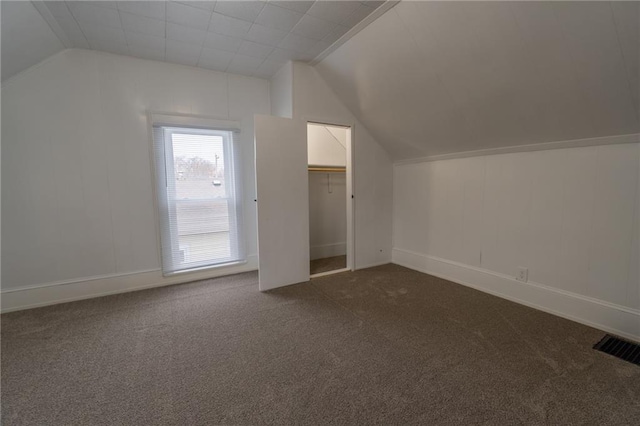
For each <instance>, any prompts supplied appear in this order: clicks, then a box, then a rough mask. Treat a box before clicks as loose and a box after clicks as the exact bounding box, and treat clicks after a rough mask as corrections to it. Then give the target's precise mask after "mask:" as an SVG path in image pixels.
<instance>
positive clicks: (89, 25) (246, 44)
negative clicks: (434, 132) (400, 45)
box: [2, 1, 384, 79]
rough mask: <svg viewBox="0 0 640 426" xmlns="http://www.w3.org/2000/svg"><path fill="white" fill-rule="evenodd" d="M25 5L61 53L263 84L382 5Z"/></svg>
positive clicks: (324, 46) (307, 58) (321, 49)
mask: <svg viewBox="0 0 640 426" xmlns="http://www.w3.org/2000/svg"><path fill="white" fill-rule="evenodd" d="M2 3H3V12H4V3H10V2H5V1H3V2H2ZM32 3H33V5H34V6H35V7H36V8H37V10H38V11H39V12H40V13H41V15H42V17H43V18H44V19H45V21H46V22H48V23H49V25H50V26H51V29H52V30H53V31H54V32H55V33H56V35H57V36H58V38H59V39H60V41H61V42H62V44H64V46H65V47H74V48H85V49H95V50H102V51H107V52H112V53H117V54H122V55H130V56H135V57H139V58H144V59H153V60H160V61H167V62H174V63H179V64H184V65H191V66H199V67H202V68H208V69H212V70H216V71H226V72H231V73H237V74H243V75H249V76H256V77H262V78H269V77H271V76H272V75H273V74H274V73H275V72H276V71H277V70H278V69H280V67H281V66H282V65H283V64H284V63H285V62H286V61H289V60H298V61H303V62H308V61H310V60H312V59H314V58H316V57H317V56H318V55H319V54H320V53H322V52H324V51H326V50H327V49H328V48H329V47H330V46H332V45H334V43H336V42H337V41H338V40H339V39H340V38H341V37H342V36H343V35H345V34H346V33H347V32H348V31H349V30H350V29H352V28H353V27H354V26H356V25H357V24H358V23H359V22H360V21H362V20H363V19H364V18H366V17H367V16H368V15H370V14H371V13H372V12H373V11H374V10H375V9H376V8H378V7H379V6H380V5H381V4H383V3H384V1H184V2H177V1H176V2H174V1H34V2H32ZM3 23H4V20H3ZM16 25H20V23H19V21H17V24H16ZM3 27H4V25H3ZM2 36H3V38H4V37H5V30H4V28H3V31H2ZM14 38H17V37H14ZM18 41H19V40H18ZM17 45H18V46H19V45H20V44H19V43H18V44H17ZM3 47H4V45H3ZM3 59H4V58H3ZM4 78H5V77H4V73H3V79H4Z"/></svg>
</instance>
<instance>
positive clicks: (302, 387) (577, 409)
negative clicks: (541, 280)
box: [2, 265, 640, 426]
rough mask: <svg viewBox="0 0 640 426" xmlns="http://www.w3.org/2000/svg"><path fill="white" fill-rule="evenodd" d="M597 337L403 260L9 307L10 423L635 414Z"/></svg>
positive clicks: (632, 396)
mask: <svg viewBox="0 0 640 426" xmlns="http://www.w3.org/2000/svg"><path fill="white" fill-rule="evenodd" d="M603 334H604V333H603V332H601V331H598V330H594V329H592V328H589V327H585V326H583V325H580V324H576V323H573V322H571V321H567V320H564V319H561V318H558V317H554V316H552V315H549V314H545V313H543V312H539V311H536V310H533V309H529V308H527V307H523V306H520V305H517V304H514V303H511V302H508V301H505V300H502V299H499V298H497V297H493V296H490V295H487V294H484V293H481V292H478V291H475V290H472V289H469V288H466V287H463V286H459V285H456V284H453V283H450V282H447V281H444V280H441V279H437V278H434V277H431V276H428V275H424V274H421V273H418V272H414V271H411V270H408V269H405V268H402V267H399V266H395V265H385V266H380V267H376V268H371V269H366V270H362V271H357V272H353V273H351V272H349V273H344V274H337V275H332V276H327V277H324V278H319V279H315V280H313V281H312V282H311V283H304V284H299V285H295V286H291V287H287V288H283V289H279V290H275V291H272V292H269V293H260V292H259V291H258V286H257V274H256V273H247V274H241V275H236V276H231V277H225V278H220V279H215V280H209V281H203V282H197V283H193V284H186V285H178V286H172V287H165V288H159V289H152V290H146V291H140V292H135V293H128V294H122V295H116V296H110V297H103V298H100V299H92V300H86V301H81V302H75V303H67V304H63V305H57V306H52V307H47V308H41V309H34V310H30V311H22V312H16V313H10V314H6V315H3V316H2V424H3V425H5V426H9V425H18V424H20V425H103V424H104V425H107V424H109V425H142V424H144V425H149V424H162V425H185V424H188V425H195V424H201V425H204V424H313V425H317V424H355V423H358V424H385V425H386V424H407V423H410V424H446V425H454V424H455V425H458V424H489V425H514V424H593V425H613V424H618V425H623V424H626V425H637V424H640V368H638V367H637V366H635V365H633V364H631V363H628V362H625V361H621V360H618V359H616V358H613V357H611V356H608V355H606V354H603V353H601V352H598V351H595V350H593V349H591V347H592V346H593V344H594V343H596V342H597V341H598V340H599V339H600V338H601V337H602V336H603Z"/></svg>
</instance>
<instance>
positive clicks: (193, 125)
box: [149, 113, 247, 276]
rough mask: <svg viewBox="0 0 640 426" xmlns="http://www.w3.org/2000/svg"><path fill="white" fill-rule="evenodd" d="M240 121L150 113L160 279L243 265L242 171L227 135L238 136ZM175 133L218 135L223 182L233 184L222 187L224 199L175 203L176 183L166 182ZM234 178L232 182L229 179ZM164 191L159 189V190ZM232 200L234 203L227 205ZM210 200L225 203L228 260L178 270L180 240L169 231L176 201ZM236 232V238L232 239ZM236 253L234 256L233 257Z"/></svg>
mask: <svg viewBox="0 0 640 426" xmlns="http://www.w3.org/2000/svg"><path fill="white" fill-rule="evenodd" d="M239 124H240V123H239V122H237V121H230V120H220V119H213V118H205V117H198V116H186V115H167V114H156V113H149V125H150V126H149V127H150V139H151V155H152V163H153V169H154V191H155V194H156V195H155V202H156V209H155V210H156V214H157V215H158V216H157V228H158V249H159V254H160V261H161V265H162V273H163V276H170V275H174V274H182V273H188V272H194V271H201V270H204V269H215V268H221V267H225V266H230V265H237V264H242V263H246V261H247V259H246V254H245V253H244V250H243V247H242V246H243V245H244V244H243V243H244V235H243V234H242V228H243V227H242V223H238V222H239V221H240V222H242V205H241V203H242V195H241V194H242V191H241V183H242V182H241V171H240V170H239V164H240V162H239V152H238V151H239V149H237V146H234V145H236V144H237V142H234V141H232V140H231V138H229V132H232V133H234V135H237V134H238V133H239V132H240V129H239V127H240V126H239ZM156 127H163V128H164V129H165V131H164V143H163V144H160V145H156V143H155V142H154V132H155V131H154V129H155V128H156ZM176 133H183V134H194V133H195V134H203V135H212V136H221V137H222V140H223V152H224V153H225V154H224V155H225V168H224V174H225V183H227V185H228V183H233V184H232V185H230V186H227V187H225V198H222V199H221V198H215V199H200V200H176V197H175V191H176V183H175V180H174V179H168V177H169V176H174V175H175V170H174V164H173V162H171V161H166V159H168V158H173V143H172V139H171V136H172V135H173V134H176ZM232 177H233V179H232ZM163 186H164V187H166V188H167V189H166V190H161V188H162V187H163ZM171 193H173V194H174V196H173V197H171V198H172V200H169V197H168V195H169V194H171ZM234 199H235V203H232V202H229V201H233V200H234ZM212 200H220V201H222V200H224V201H227V205H228V208H229V232H230V238H229V239H230V242H231V244H232V246H231V257H229V258H226V259H220V261H219V262H216V263H215V264H211V262H210V261H209V260H206V261H202V262H190V263H189V266H188V267H186V268H180V267H179V265H180V263H181V262H180V255H181V250H180V247H179V239H178V235H177V232H175V230H172V229H171V227H170V226H166V225H165V224H168V223H170V222H169V221H171V220H172V219H173V220H174V221H175V219H176V216H177V210H176V205H177V203H179V202H186V203H192V202H208V201H212ZM231 233H235V236H233V237H232V236H231ZM163 240H168V241H171V243H170V247H171V249H170V252H169V253H167V250H163V244H162V241H163ZM234 254H235V256H234Z"/></svg>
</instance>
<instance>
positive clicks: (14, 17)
mask: <svg viewBox="0 0 640 426" xmlns="http://www.w3.org/2000/svg"><path fill="white" fill-rule="evenodd" d="M0 14H1V15H2V20H1V21H0V28H1V30H2V37H0V38H1V39H2V45H1V46H2V47H1V49H2V80H3V81H4V80H5V79H7V78H8V77H11V76H12V75H14V74H17V73H18V72H20V71H22V70H24V69H26V68H29V67H30V66H33V65H35V64H37V63H38V62H40V61H42V60H43V59H45V58H47V57H49V56H51V55H53V54H54V53H56V52H59V51H61V50H63V49H64V45H63V44H62V43H61V42H60V40H58V37H56V35H55V34H54V33H53V31H51V28H50V27H49V25H47V22H46V21H45V20H44V19H42V17H41V16H40V14H39V13H38V11H37V10H36V9H35V7H33V5H32V4H31V3H30V2H17V1H11V2H9V1H3V2H1V3H0Z"/></svg>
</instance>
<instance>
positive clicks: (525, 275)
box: [516, 266, 529, 283]
mask: <svg viewBox="0 0 640 426" xmlns="http://www.w3.org/2000/svg"><path fill="white" fill-rule="evenodd" d="M528 279H529V269H527V268H523V267H522V266H518V275H516V280H518V281H522V282H523V283H526V282H527V280H528Z"/></svg>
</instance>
